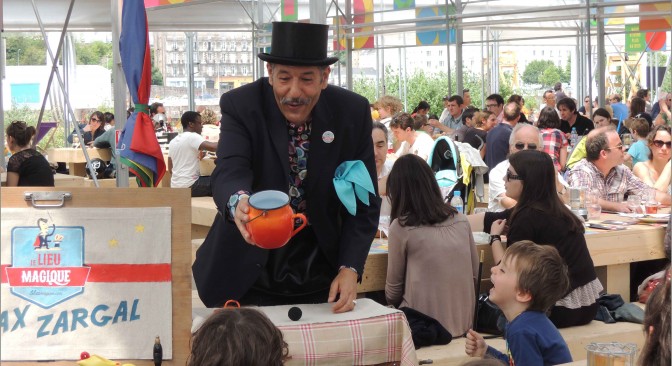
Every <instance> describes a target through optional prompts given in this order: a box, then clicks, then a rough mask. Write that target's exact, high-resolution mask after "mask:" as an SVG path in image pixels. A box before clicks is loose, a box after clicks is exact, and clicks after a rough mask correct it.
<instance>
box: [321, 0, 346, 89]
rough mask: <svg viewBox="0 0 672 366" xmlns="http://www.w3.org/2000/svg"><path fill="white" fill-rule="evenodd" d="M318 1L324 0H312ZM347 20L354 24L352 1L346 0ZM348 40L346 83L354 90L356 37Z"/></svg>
mask: <svg viewBox="0 0 672 366" xmlns="http://www.w3.org/2000/svg"><path fill="white" fill-rule="evenodd" d="M316 1H322V3H324V1H323V0H311V3H312V2H316ZM345 22H346V24H348V25H352V23H353V17H352V1H350V0H346V1H345ZM348 33H352V29H348V30H347V31H346V35H349V34H348ZM346 39H347V40H348V42H346V43H345V59H346V63H347V64H346V65H345V85H346V88H348V90H352V44H353V43H354V42H355V39H354V38H346Z"/></svg>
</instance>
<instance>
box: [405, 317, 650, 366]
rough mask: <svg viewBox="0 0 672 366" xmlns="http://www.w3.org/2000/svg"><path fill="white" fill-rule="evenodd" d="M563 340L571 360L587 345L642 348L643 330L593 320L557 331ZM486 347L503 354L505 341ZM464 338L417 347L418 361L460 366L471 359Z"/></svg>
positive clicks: (583, 353)
mask: <svg viewBox="0 0 672 366" xmlns="http://www.w3.org/2000/svg"><path fill="white" fill-rule="evenodd" d="M560 333H561V334H562V337H563V338H564V339H565V342H567V346H568V347H569V351H570V353H571V354H572V359H573V360H575V361H577V360H585V359H586V349H585V347H586V345H588V344H590V343H592V342H622V343H635V344H636V345H637V349H640V350H641V349H642V346H643V345H644V330H643V328H642V325H641V324H634V323H626V322H619V323H613V324H606V323H603V322H601V321H592V322H591V323H590V324H587V325H583V326H580V327H571V328H565V329H560ZM486 342H487V343H488V345H489V346H492V347H494V348H495V349H497V350H499V351H501V352H504V351H505V350H506V344H505V342H504V339H502V338H496V339H486ZM465 343H466V339H465V338H464V337H462V338H455V339H453V341H452V342H450V343H449V344H447V345H445V346H432V347H424V348H420V349H419V350H417V351H416V354H417V356H418V361H420V360H428V359H430V360H432V361H433V365H461V364H463V363H464V362H466V361H468V360H470V359H471V358H470V357H469V356H467V354H466V353H465V352H464V345H465Z"/></svg>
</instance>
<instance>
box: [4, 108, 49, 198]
mask: <svg viewBox="0 0 672 366" xmlns="http://www.w3.org/2000/svg"><path fill="white" fill-rule="evenodd" d="M6 132H7V148H9V151H11V152H12V156H11V157H10V158H9V161H8V162H7V186H8V187H16V186H20V187H53V186H54V173H53V172H52V171H51V167H50V166H49V162H47V159H45V158H44V156H43V155H42V154H40V153H39V152H38V151H37V150H35V149H33V148H32V147H31V141H32V139H33V137H34V136H35V133H36V130H35V127H33V126H28V125H26V122H23V121H14V122H12V123H10V124H9V126H7V130H6Z"/></svg>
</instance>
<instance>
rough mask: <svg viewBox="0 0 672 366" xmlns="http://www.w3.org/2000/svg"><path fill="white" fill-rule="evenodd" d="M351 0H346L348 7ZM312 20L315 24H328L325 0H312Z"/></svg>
mask: <svg viewBox="0 0 672 366" xmlns="http://www.w3.org/2000/svg"><path fill="white" fill-rule="evenodd" d="M348 3H349V2H348V1H346V7H347V4H348ZM308 9H309V10H310V22H311V23H315V24H327V2H326V1H324V0H310V2H309V3H308Z"/></svg>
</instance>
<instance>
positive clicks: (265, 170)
mask: <svg viewBox="0 0 672 366" xmlns="http://www.w3.org/2000/svg"><path fill="white" fill-rule="evenodd" d="M327 31H328V26H326V25H319V24H307V23H285V22H277V23H274V24H273V39H272V45H271V53H260V54H259V58H260V59H262V60H264V61H266V62H267V71H268V74H269V76H268V78H261V79H259V80H257V81H255V82H253V83H250V84H247V85H245V86H242V87H240V88H238V89H235V90H232V91H230V92H228V93H225V94H224V95H222V97H221V99H220V107H221V110H222V121H221V135H220V136H221V137H220V140H219V146H218V150H217V161H216V168H215V170H214V172H213V174H212V191H213V198H214V201H215V203H216V205H217V208H218V211H219V213H220V214H219V215H217V217H216V218H215V221H214V223H213V224H212V227H211V229H210V232H209V233H208V235H207V237H206V239H205V242H204V243H203V245H202V246H201V247H200V248H199V250H198V252H197V254H196V261H195V262H194V265H193V267H192V269H193V274H194V279H195V282H196V286H197V289H198V293H199V296H200V298H201V300H203V303H204V304H205V305H206V306H208V307H215V306H221V305H222V304H224V302H226V301H227V300H229V299H233V300H239V301H240V302H241V304H243V305H245V304H255V305H275V304H298V303H316V302H324V301H328V302H334V306H333V311H334V312H345V311H350V310H352V309H354V307H355V305H356V301H355V298H356V295H357V282H358V280H359V281H361V275H362V272H363V270H364V262H365V261H366V258H367V255H368V252H369V248H370V245H371V241H372V240H373V236H374V234H375V231H376V229H377V226H378V216H379V211H380V198H379V197H377V192H376V189H375V187H372V189H371V191H370V192H371V193H366V194H367V196H368V199H364V200H355V201H354V203H352V202H351V203H350V204H345V203H343V202H341V200H340V199H339V194H337V193H336V189H335V186H334V177H335V175H336V168H337V167H339V166H340V165H341V164H342V163H344V162H352V161H358V160H359V161H361V162H363V164H361V163H360V164H359V166H360V168H361V170H362V171H361V172H360V173H362V174H360V178H362V177H363V178H365V179H370V180H371V182H376V179H375V178H376V167H375V162H374V155H373V145H372V143H371V128H372V122H371V112H370V108H369V103H368V101H367V100H366V99H365V98H363V97H361V96H359V95H357V94H354V93H352V92H350V91H347V90H344V89H342V88H339V87H335V86H330V85H328V83H327V80H328V77H329V72H330V68H329V65H331V64H333V63H334V62H336V61H337V60H338V59H337V58H335V57H326V46H327ZM373 186H375V185H373ZM264 190H277V191H282V192H285V193H288V196H289V204H290V205H291V207H292V209H293V210H294V211H296V212H301V213H304V214H305V215H306V217H307V219H308V222H309V224H308V226H307V227H306V228H305V229H303V230H302V231H300V232H299V233H298V234H296V235H295V236H294V237H293V238H292V239H290V240H289V242H288V243H287V244H286V245H285V246H283V247H281V248H278V249H273V250H266V249H262V248H260V247H259V246H256V243H254V242H253V240H252V237H251V235H250V233H249V232H248V231H247V228H246V225H245V224H246V222H247V221H249V220H250V217H249V216H248V213H249V205H248V195H251V194H254V193H255V192H260V191H264ZM339 193H341V192H340V191H339ZM358 197H359V198H361V197H360V196H359V195H358ZM367 201H368V202H367Z"/></svg>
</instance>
